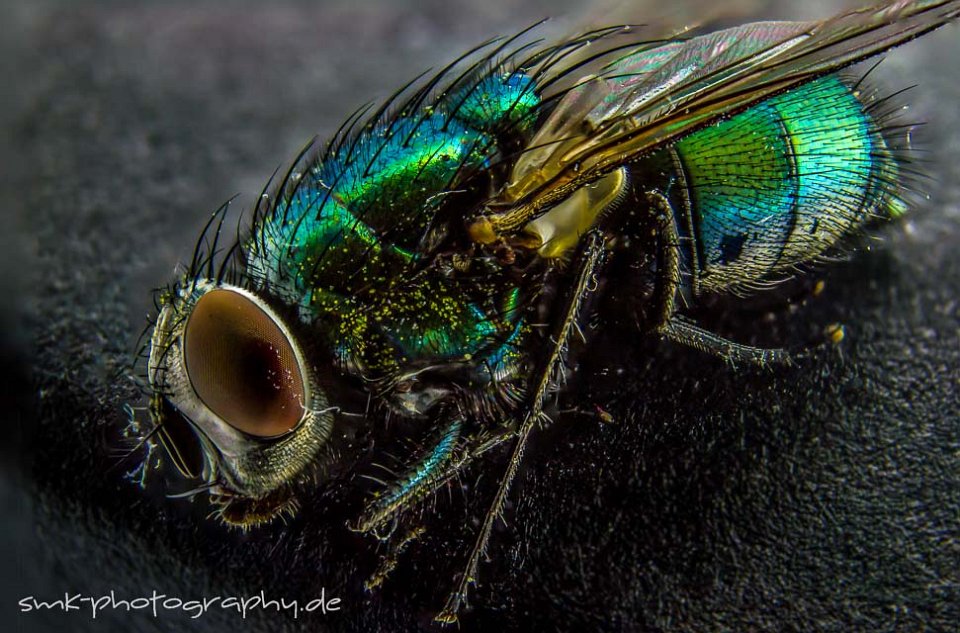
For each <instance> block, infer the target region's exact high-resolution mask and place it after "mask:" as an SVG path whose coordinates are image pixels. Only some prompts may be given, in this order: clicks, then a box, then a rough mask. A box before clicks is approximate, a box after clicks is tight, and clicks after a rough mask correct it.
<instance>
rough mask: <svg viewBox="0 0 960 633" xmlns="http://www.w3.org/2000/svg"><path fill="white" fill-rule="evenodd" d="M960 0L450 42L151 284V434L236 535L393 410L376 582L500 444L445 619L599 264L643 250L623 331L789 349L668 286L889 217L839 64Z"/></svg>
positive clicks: (745, 275)
mask: <svg viewBox="0 0 960 633" xmlns="http://www.w3.org/2000/svg"><path fill="white" fill-rule="evenodd" d="M958 15H960V0H922V1H913V2H905V1H898V2H886V3H883V4H880V5H878V6H875V7H872V8H866V9H861V10H857V11H852V12H849V13H844V14H841V15H838V16H835V17H832V18H828V19H826V20H822V21H818V22H762V23H756V24H748V25H745V26H741V27H736V28H730V29H726V30H721V31H716V32H713V33H707V34H703V35H697V36H692V35H691V34H680V35H677V36H675V37H671V38H668V39H666V40H664V39H661V40H656V41H643V40H640V39H638V38H637V37H636V36H635V35H634V34H633V31H632V30H631V29H629V28H626V27H611V28H607V29H600V30H595V31H591V32H589V33H586V34H584V35H582V36H579V37H575V38H572V39H569V40H567V41H564V42H561V43H559V44H556V45H552V46H543V45H542V44H540V43H539V42H538V41H531V40H530V32H529V31H530V29H528V30H527V31H524V32H521V33H519V34H517V35H516V36H513V37H509V38H500V39H496V40H492V41H490V42H487V43H486V44H483V45H481V46H479V47H477V48H475V49H473V50H471V51H469V52H468V53H466V54H465V55H463V56H462V57H460V58H459V59H457V60H455V62H453V63H452V64H450V65H449V66H448V67H447V68H446V69H445V70H443V71H442V72H440V73H439V74H438V75H436V76H435V77H433V78H431V79H428V80H425V81H424V80H419V81H418V80H415V81H413V82H411V83H410V84H408V85H407V86H406V87H405V88H404V89H402V90H401V91H399V92H398V93H397V94H396V95H395V96H394V97H393V98H391V99H390V100H388V101H387V102H386V103H385V104H384V105H383V106H381V107H380V108H379V109H377V110H376V111H373V112H369V111H367V110H361V111H359V112H357V113H355V114H354V115H353V116H351V117H349V118H348V119H347V121H346V122H345V123H344V124H343V126H342V127H341V128H340V130H339V131H338V132H337V134H336V135H335V136H334V138H333V139H332V140H331V141H330V142H329V143H327V144H325V145H323V146H316V145H314V144H311V145H309V146H308V147H307V148H306V149H305V150H304V151H303V153H302V154H301V155H300V156H299V157H297V159H296V160H295V161H294V163H293V166H292V167H291V168H290V170H289V171H288V172H287V173H286V174H285V175H284V176H283V177H282V178H280V179H278V182H277V183H276V184H271V185H268V186H267V187H266V188H265V189H264V191H263V193H262V195H261V198H260V199H259V203H258V205H257V206H256V208H255V210H254V215H253V219H252V221H251V223H250V226H249V228H248V229H247V230H246V231H245V232H243V233H242V234H241V236H240V237H239V239H238V240H237V242H236V244H235V245H234V246H233V248H232V249H230V251H229V253H228V254H226V255H225V256H222V257H218V254H217V253H218V250H217V249H218V240H219V239H220V236H221V227H222V224H223V210H221V211H220V212H218V213H216V214H214V216H213V218H212V219H211V223H210V224H209V225H208V227H207V230H205V231H204V233H203V235H202V236H201V238H200V240H199V241H198V245H197V249H196V251H195V253H194V256H193V258H192V261H191V264H190V266H189V267H188V268H187V270H186V272H185V274H184V275H183V276H182V277H181V278H179V279H178V280H177V281H176V282H175V283H173V284H172V285H171V286H169V287H168V288H166V289H165V290H163V291H161V292H160V293H159V296H158V305H159V315H158V317H157V319H156V321H155V323H154V324H153V329H152V333H151V335H150V340H149V342H148V344H147V346H146V347H145V356H147V358H148V362H147V371H146V374H147V375H146V379H147V386H148V394H149V410H150V414H151V417H152V420H153V423H154V426H153V431H152V432H151V433H150V436H149V441H150V442H153V441H154V438H155V439H156V441H158V442H159V443H160V444H162V445H163V446H164V447H165V448H166V452H167V455H168V456H169V458H170V460H171V462H172V463H173V464H174V465H175V466H176V467H177V469H178V470H179V471H180V472H181V473H182V474H183V475H184V476H185V477H186V478H189V479H192V480H194V484H193V485H192V488H191V492H190V493H189V494H190V496H196V495H201V494H205V495H207V496H208V497H209V499H210V502H211V503H212V505H213V507H214V508H215V513H216V515H217V516H218V517H219V518H220V519H221V520H222V521H224V522H225V523H227V524H230V525H234V526H239V527H242V528H244V529H246V528H252V527H255V526H256V525H259V524H262V523H266V522H269V521H272V520H275V519H276V518H278V517H281V516H283V515H290V514H293V513H295V512H296V510H297V499H298V492H299V491H302V490H303V489H304V488H305V487H317V486H328V485H331V484H333V483H334V482H343V481H345V480H346V477H345V474H346V473H348V472H351V471H352V469H354V468H355V467H356V464H357V463H358V462H359V460H360V459H361V458H362V456H363V455H364V454H365V453H366V452H368V451H369V449H370V446H371V444H372V442H373V439H377V438H381V437H387V436H389V428H388V427H389V426H390V425H393V424H399V425H400V428H401V429H402V432H403V433H404V434H409V435H410V436H411V437H414V438H415V443H416V445H417V446H418V447H419V448H417V449H415V450H412V451H410V454H408V455H406V456H405V457H404V458H403V460H402V461H403V463H402V465H401V466H400V467H398V468H394V469H389V473H388V476H386V477H385V476H384V475H383V473H378V474H377V476H376V477H374V476H373V475H370V474H368V475H367V476H368V477H370V478H372V479H375V480H376V481H377V482H379V483H378V484H377V485H378V489H377V490H376V491H375V493H374V494H372V495H371V496H370V497H369V499H367V500H366V503H365V506H364V510H363V512H362V514H361V515H360V516H357V517H355V519H354V520H352V521H351V522H350V523H349V527H350V528H351V529H353V530H356V531H358V532H361V533H364V534H370V535H373V536H375V537H377V538H379V539H381V540H383V541H385V542H386V543H388V545H389V546H390V547H392V552H391V553H389V554H388V555H387V556H385V557H384V559H383V562H382V565H381V567H380V569H379V570H376V571H375V572H373V573H372V575H371V577H370V580H369V581H368V583H367V584H368V587H374V586H376V585H378V584H380V583H381V582H383V581H384V579H385V578H386V577H387V574H388V573H389V571H390V570H391V569H393V567H394V566H395V565H396V564H397V557H398V556H399V555H400V553H401V552H402V551H403V550H404V549H405V548H407V546H408V545H409V543H411V542H412V541H414V540H416V539H417V538H418V537H419V536H420V535H421V534H422V533H423V530H424V527H423V526H422V525H418V524H416V521H412V520H410V515H411V510H413V509H415V508H418V507H420V504H421V503H422V502H423V501H424V500H426V499H428V498H430V497H432V496H433V495H435V494H436V493H437V491H438V490H440V489H442V488H443V487H444V486H446V485H447V484H448V483H449V482H450V481H452V480H453V479H455V478H457V477H458V476H459V475H460V474H461V473H463V472H464V471H465V469H467V468H469V467H470V466H471V465H472V464H473V463H475V462H476V461H477V460H478V459H479V458H480V457H481V456H484V455H487V454H489V453H492V452H499V451H503V452H505V453H506V455H507V459H508V461H507V463H506V467H505V470H504V471H503V472H502V473H499V474H498V479H497V480H498V482H499V485H498V487H497V490H496V493H495V495H494V497H493V499H492V500H491V502H490V506H489V510H488V512H487V513H486V514H485V516H484V520H483V522H482V524H481V528H480V530H479V533H478V534H477V536H476V539H475V541H474V542H473V544H472V546H471V548H470V550H469V554H468V555H467V558H466V563H465V565H464V567H463V570H462V572H461V573H460V574H458V575H457V576H456V577H455V578H454V579H453V589H452V591H451V592H450V594H449V599H448V600H447V603H446V605H445V606H444V607H443V609H442V610H441V611H440V612H439V614H438V615H437V620H439V621H441V622H453V621H455V620H456V619H457V615H458V613H459V612H460V610H461V608H462V606H463V604H464V602H465V600H466V597H467V590H468V588H469V586H470V585H471V584H473V583H475V582H476V580H477V576H478V570H479V566H480V565H479V562H480V557H481V555H482V554H483V552H485V551H486V549H487V545H488V541H489V538H490V534H491V528H492V525H493V522H494V521H495V519H496V518H497V517H498V516H500V514H501V512H502V510H503V507H504V504H505V502H506V500H507V497H508V495H509V491H510V485H511V482H512V480H513V478H514V476H515V474H516V472H517V468H518V466H519V464H520V462H521V459H522V457H523V453H524V449H525V447H526V444H527V441H528V439H529V437H530V436H531V434H532V432H533V430H534V428H536V427H537V425H538V424H540V423H541V421H542V420H544V419H545V417H546V414H545V412H544V407H545V401H546V400H547V396H548V395H550V394H552V393H555V392H557V391H559V390H561V389H562V385H563V380H564V376H565V373H564V368H565V360H566V359H567V357H568V355H569V354H570V353H571V350H572V348H574V347H575V346H577V345H579V344H581V343H583V342H586V341H588V340H589V337H590V333H589V328H586V327H583V326H584V325H585V315H586V312H587V309H588V308H589V307H590V306H593V305H596V304H597V302H598V300H599V299H601V298H602V297H603V296H604V295H605V294H610V293H611V288H610V287H609V285H607V284H605V281H606V280H607V278H606V271H607V270H608V269H609V267H610V266H611V265H613V264H615V263H618V262H619V263H624V262H625V263H626V264H628V266H629V269H630V270H632V271H634V272H633V275H634V278H633V279H631V280H630V283H629V288H626V289H621V290H622V291H625V292H626V294H627V295H628V297H629V299H630V302H629V311H630V312H632V314H631V317H632V321H633V322H634V323H636V326H637V328H638V332H639V333H646V334H653V335H659V336H662V337H664V338H666V339H668V340H670V341H672V342H674V343H676V344H678V345H685V346H690V347H694V348H696V349H698V350H702V351H703V352H705V353H709V354H714V355H716V356H719V357H721V358H724V359H726V360H728V361H730V362H732V363H752V364H759V365H768V364H778V363H784V362H788V361H789V359H790V356H789V355H788V354H787V353H786V352H785V351H784V350H781V349H760V348H756V347H752V346H748V345H744V344H741V343H737V342H734V341H730V340H726V339H724V338H722V337H720V336H718V335H717V334H714V333H712V332H710V331H708V330H706V329H703V328H702V327H700V326H699V325H697V324H696V323H695V322H694V321H692V320H691V319H690V318H689V317H687V316H685V313H686V312H687V308H688V307H689V306H692V305H696V304H697V303H699V302H702V301H703V300H704V299H705V298H708V297H711V296H718V295H720V296H722V295H731V294H743V293H750V292H754V291H759V290H762V289H764V288H766V287H769V286H770V285H772V284H774V283H776V282H777V281H778V280H779V279H782V278H784V277H786V276H788V275H790V274H791V273H792V272H793V271H794V270H795V268H796V267H797V266H799V265H803V264H805V263H809V262H812V261H815V260H816V259H817V258H819V257H821V256H822V255H824V254H825V253H828V252H829V251H831V250H834V249H836V248H837V247H838V245H839V244H840V243H841V242H842V241H843V240H844V239H845V238H847V237H849V236H853V235H857V234H858V233H860V232H862V231H863V229H864V226H865V225H866V224H867V223H868V222H870V221H872V220H874V219H882V218H891V217H896V216H899V215H900V214H902V213H903V212H904V210H905V207H906V205H905V203H904V201H903V198H902V193H903V191H904V170H903V167H902V163H901V162H900V160H899V158H900V155H901V153H902V152H903V151H904V149H905V148H904V146H903V145H902V143H900V142H898V141H897V140H896V137H895V135H894V133H895V132H898V131H899V130H898V129H897V128H894V127H893V126H892V125H891V124H890V119H889V112H885V110H884V108H885V107H887V106H886V105H885V104H886V101H885V100H883V99H877V98H876V97H875V96H874V95H873V94H872V93H870V92H868V91H865V90H864V89H863V87H862V85H861V84H860V83H859V82H853V81H851V80H849V79H847V78H845V77H843V76H841V75H839V74H838V72H839V71H841V70H842V69H844V68H845V67H847V66H849V65H851V64H855V63H857V62H860V61H862V60H865V59H867V58H870V57H872V56H875V55H877V54H879V53H882V52H884V51H886V50H888V49H890V48H892V47H894V46H897V45H899V44H902V43H904V42H906V41H909V40H911V39H913V38H916V37H919V36H921V35H923V34H925V33H927V32H929V31H931V30H933V29H936V28H938V27H940V26H942V25H944V24H946V23H947V22H949V21H951V20H954V19H955V18H957V16H958ZM620 305H624V302H623V301H621V302H620ZM829 338H830V340H832V341H834V342H835V343H839V341H840V339H841V338H842V329H841V328H840V327H839V326H836V327H833V328H832V329H831V330H830V333H829ZM578 341H579V343H578ZM597 416H598V418H599V419H600V420H602V421H604V422H608V423H612V422H613V418H612V416H610V414H608V413H606V411H604V410H603V409H601V408H599V407H597ZM388 422H389V423H390V424H388ZM555 422H557V423H561V421H555ZM398 528H402V529H398Z"/></svg>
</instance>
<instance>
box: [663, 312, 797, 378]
mask: <svg viewBox="0 0 960 633" xmlns="http://www.w3.org/2000/svg"><path fill="white" fill-rule="evenodd" d="M660 333H661V334H663V335H664V336H666V337H667V338H668V339H670V340H671V341H673V342H674V343H680V344H681V345H686V346H687V347H692V348H694V349H698V350H700V351H701V352H708V353H710V354H713V355H714V356H719V357H720V358H722V359H724V360H725V361H727V362H730V363H752V364H754V365H761V366H762V365H769V364H788V363H790V354H789V353H788V352H787V351H786V350H783V349H778V348H763V347H751V346H749V345H741V344H740V343H734V342H733V341H731V340H728V339H725V338H723V337H721V336H717V335H716V334H714V333H713V332H709V331H707V330H704V329H703V328H701V327H698V326H697V325H695V324H694V323H692V322H690V321H688V320H686V319H684V318H683V317H681V316H678V315H674V316H673V317H671V318H670V320H669V321H668V322H667V323H666V324H664V325H663V326H662V327H661V328H660Z"/></svg>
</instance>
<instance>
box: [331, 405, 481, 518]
mask: <svg viewBox="0 0 960 633" xmlns="http://www.w3.org/2000/svg"><path fill="white" fill-rule="evenodd" d="M449 412H450V408H449V407H443V408H442V409H441V415H443V414H444V413H449ZM462 427H463V416H462V415H461V414H460V412H459V411H457V412H456V413H455V414H454V415H453V416H452V417H451V418H450V419H449V420H446V421H444V422H443V423H442V424H441V425H440V426H439V432H438V433H437V434H436V436H435V439H434V441H433V442H432V443H431V446H430V447H428V448H427V449H426V450H424V451H423V452H422V453H421V454H420V455H419V456H418V458H417V459H416V460H414V461H413V462H412V463H411V465H410V466H408V468H407V470H406V472H405V473H404V474H403V475H402V476H401V477H400V479H399V480H397V481H396V482H394V483H392V484H391V485H390V486H389V487H388V488H387V490H386V491H383V492H381V493H380V494H379V495H378V496H377V497H376V498H375V499H373V501H371V502H370V503H369V504H368V505H367V507H366V509H365V510H364V512H363V515H362V516H361V517H360V519H359V520H358V521H357V522H356V523H355V524H354V525H352V526H350V528H351V529H353V530H355V531H357V532H374V531H375V530H376V529H377V528H380V527H382V526H383V525H385V524H386V523H387V522H389V521H390V520H391V519H393V518H394V517H395V516H396V515H397V514H398V513H399V512H401V511H403V510H405V509H407V508H409V507H412V506H413V505H415V504H416V503H417V502H418V501H420V500H421V499H423V498H424V497H427V496H429V495H430V494H431V493H433V492H434V491H435V490H436V489H437V488H438V487H439V486H440V485H442V484H443V483H445V482H446V481H447V480H448V479H449V477H448V478H446V479H444V474H445V473H446V470H447V466H448V465H449V463H450V461H451V460H452V459H453V458H454V455H455V453H456V450H457V444H458V441H459V439H460V432H461V430H462Z"/></svg>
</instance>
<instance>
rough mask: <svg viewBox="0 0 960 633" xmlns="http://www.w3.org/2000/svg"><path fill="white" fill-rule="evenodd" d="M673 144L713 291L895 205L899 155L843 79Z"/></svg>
mask: <svg viewBox="0 0 960 633" xmlns="http://www.w3.org/2000/svg"><path fill="white" fill-rule="evenodd" d="M675 150H676V154H677V156H678V157H679V159H680V163H681V167H682V172H683V174H682V175H683V178H684V180H685V184H686V186H687V190H688V192H689V197H690V204H691V207H692V209H691V211H692V213H693V218H694V227H693V228H694V233H695V235H694V238H695V242H696V245H697V248H696V253H695V255H694V256H695V257H696V258H697V264H698V268H699V270H700V283H701V288H702V289H704V290H707V291H723V290H726V289H731V288H737V287H740V286H743V285H749V284H750V283H751V282H753V281H756V280H760V279H764V278H769V277H770V276H771V275H773V276H775V275H776V274H778V273H785V272H787V271H789V270H790V268H791V266H792V265H794V264H796V263H798V262H802V261H809V260H811V259H813V258H815V257H816V256H817V255H819V254H821V253H822V252H823V251H825V250H826V249H828V248H830V247H831V246H833V245H835V244H836V243H837V241H838V240H840V239H841V238H842V237H843V236H844V235H848V234H850V232H851V229H853V228H855V227H856V226H857V225H859V224H861V223H863V222H864V221H865V220H867V219H868V218H869V217H871V215H872V214H875V213H886V214H889V213H890V211H891V209H890V207H891V206H892V205H895V201H894V200H893V198H892V194H891V193H890V187H891V184H890V183H891V182H892V181H893V179H894V177H895V174H896V165H895V163H894V160H893V157H892V155H891V154H890V152H889V151H888V150H887V148H886V144H885V142H884V139H883V137H882V135H881V134H880V132H879V131H878V130H877V126H876V124H875V123H874V122H873V121H872V120H871V119H870V115H869V114H868V113H866V112H865V111H864V106H863V104H862V103H860V101H859V100H858V98H857V96H856V95H854V94H853V92H852V91H851V89H850V88H849V87H848V86H847V85H846V84H845V83H844V82H843V81H842V80H840V79H839V78H837V77H836V76H828V77H825V78H822V79H819V80H817V81H814V82H811V83H809V84H807V85H804V86H802V87H800V88H798V89H796V90H793V91H791V92H788V93H785V94H783V95H780V96H777V97H774V98H772V99H769V100H767V101H765V102H763V103H761V104H759V105H757V106H755V107H753V108H750V109H749V110H747V111H745V112H743V113H741V114H739V115H737V116H734V117H733V118H731V119H729V120H727V121H723V122H721V123H718V124H716V125H713V126H710V127H707V128H705V129H703V130H700V131H698V132H696V133H694V134H692V135H690V136H688V137H686V138H684V139H683V140H681V141H680V142H679V143H677V144H676V147H675ZM894 210H895V209H894Z"/></svg>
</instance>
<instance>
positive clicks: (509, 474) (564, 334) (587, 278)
mask: <svg viewBox="0 0 960 633" xmlns="http://www.w3.org/2000/svg"><path fill="white" fill-rule="evenodd" d="M584 244H585V245H584V248H583V250H582V252H581V261H580V264H579V268H578V272H577V278H576V280H575V283H574V285H573V288H572V292H571V294H570V296H569V297H568V298H567V304H566V309H565V310H564V312H563V315H562V319H561V320H559V321H558V322H557V330H556V331H555V332H554V337H553V346H552V348H551V350H550V354H549V356H547V358H546V359H545V362H544V363H543V365H542V366H541V367H540V368H539V371H538V373H537V374H535V375H536V376H538V377H539V380H538V382H537V383H536V388H535V389H534V390H533V391H532V392H531V394H530V395H531V398H530V400H529V402H528V404H527V413H526V415H525V416H524V418H523V421H522V423H521V425H520V428H519V429H518V431H517V434H516V442H515V443H514V445H513V452H512V453H511V455H510V461H509V463H508V464H507V469H506V471H505V472H504V474H503V476H502V477H501V479H500V485H499V486H498V488H497V493H496V495H495V496H494V498H493V502H492V503H491V504H490V508H489V509H488V510H487V514H486V517H485V518H484V520H483V525H482V526H481V528H480V533H479V534H478V535H477V539H476V541H475V542H474V544H473V549H472V550H471V551H470V557H469V558H468V559H467V564H466V566H465V567H464V570H463V574H462V575H461V576H460V580H459V582H458V583H457V585H456V588H455V589H454V590H453V591H452V592H451V593H450V596H449V598H448V599H447V603H446V605H444V607H443V610H442V611H441V612H440V613H439V614H438V615H437V617H436V620H437V621H438V622H442V623H445V624H452V623H454V622H456V621H457V613H458V612H459V611H460V608H461V607H462V606H463V604H464V602H465V601H466V598H467V590H468V588H469V586H470V585H471V584H475V583H476V581H477V569H478V567H479V563H480V557H481V556H483V555H484V553H485V552H486V549H487V543H488V542H489V541H490V533H491V531H492V529H493V523H494V521H496V519H497V517H499V516H500V514H501V512H502V510H503V504H504V502H505V501H506V498H507V493H508V492H509V490H510V484H511V483H512V482H513V478H514V477H515V476H516V474H517V468H518V466H519V465H520V460H521V459H522V457H523V451H524V448H525V447H526V444H527V440H528V439H529V437H530V433H531V432H532V431H533V427H534V425H535V424H536V423H537V422H538V421H539V420H540V417H541V414H542V412H543V401H544V398H545V397H546V394H547V391H548V389H549V388H550V385H551V383H552V380H553V376H554V373H555V372H556V371H557V370H558V368H559V365H560V363H561V361H562V360H563V356H564V352H565V350H566V346H567V340H568V339H569V336H570V332H571V331H572V330H574V329H575V326H576V319H577V313H578V312H579V310H580V306H581V305H582V304H583V301H584V299H585V298H586V296H587V295H588V294H589V293H590V292H591V288H594V287H596V283H595V279H594V278H593V277H594V274H595V273H596V271H597V269H598V268H599V266H600V264H601V262H602V260H603V254H604V244H603V238H602V236H601V235H600V234H599V233H598V232H597V231H591V232H590V233H589V234H588V235H587V236H586V238H585V240H584Z"/></svg>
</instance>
